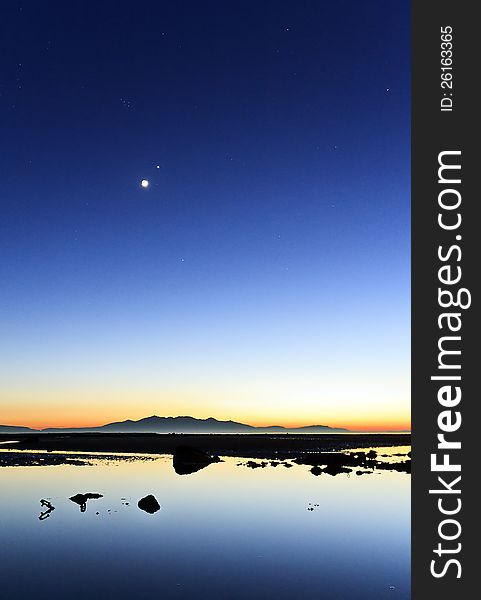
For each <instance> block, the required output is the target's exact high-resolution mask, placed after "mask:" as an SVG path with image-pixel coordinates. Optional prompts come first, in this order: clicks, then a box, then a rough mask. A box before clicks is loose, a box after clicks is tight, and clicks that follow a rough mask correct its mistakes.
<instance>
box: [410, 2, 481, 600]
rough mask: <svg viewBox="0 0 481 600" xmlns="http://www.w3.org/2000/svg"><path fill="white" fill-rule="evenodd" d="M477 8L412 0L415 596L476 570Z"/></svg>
mask: <svg viewBox="0 0 481 600" xmlns="http://www.w3.org/2000/svg"><path fill="white" fill-rule="evenodd" d="M476 8H477V6H476V3H473V2H468V1H467V0H461V1H458V2H447V1H445V0H428V1H426V0H414V2H413V4H412V23H413V26H412V36H413V39H412V51H413V55H412V65H413V72H412V417H413V423H412V427H413V475H412V589H413V595H412V597H413V599H414V600H425V599H426V598H436V600H445V599H446V600H447V599H449V600H453V599H455V600H463V599H464V598H471V597H473V596H472V594H475V593H476V592H475V590H476V588H477V587H478V585H477V581H476V578H477V575H478V572H479V570H480V568H479V567H478V565H477V562H478V560H477V551H475V550H474V547H475V545H474V540H475V537H476V535H477V530H478V529H479V519H478V517H477V514H476V513H477V507H478V506H479V500H478V498H477V496H476V494H475V491H474V486H475V482H476V481H477V480H479V475H478V474H477V473H476V470H477V468H478V466H477V465H475V464H474V460H473V457H474V456H475V452H476V451H478V444H476V447H475V441H476V439H477V437H476V436H477V431H475V427H476V426H477V425H478V423H476V415H477V413H478V412H479V411H476V412H475V410H474V407H475V405H476V404H477V403H479V400H478V397H479V394H478V393H477V392H476V390H475V385H476V384H475V374H476V373H477V372H481V361H480V358H481V357H480V352H479V349H477V344H476V338H477V337H478V336H479V312H478V311H479V301H478V299H479V290H478V288H479V284H478V281H479V278H480V273H481V267H480V264H479V263H481V229H480V223H481V221H480V220H479V218H478V219H477V215H478V214H479V213H480V211H479V205H480V204H481V195H480V192H479V190H477V189H475V182H476V180H478V181H479V180H480V178H481V153H480V151H479V148H478V146H479V144H480V141H479V133H480V127H479V114H478V113H479V111H480V110H481V109H480V108H479V107H480V106H481V104H480V102H479V100H478V99H477V97H476V94H477V92H476V89H479V87H480V86H479V82H478V79H479V76H478V73H479V59H480V58H481V53H480V51H479V44H480V43H481V42H480V40H481V35H480V33H479V27H480V25H479V21H478V19H477V17H476V15H475V9H476ZM477 163H479V164H477ZM478 185H479V184H478ZM478 363H479V364H478ZM480 438H481V436H480Z"/></svg>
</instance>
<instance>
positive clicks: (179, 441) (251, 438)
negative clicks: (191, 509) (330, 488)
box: [0, 433, 411, 459]
mask: <svg viewBox="0 0 481 600" xmlns="http://www.w3.org/2000/svg"><path fill="white" fill-rule="evenodd" d="M0 442H11V446H10V445H9V444H4V443H2V444H1V446H2V448H4V449H11V450H31V451H35V450H46V451H66V452H92V453H94V452H108V453H113V454H115V453H130V454H173V453H174V451H175V450H176V448H177V447H178V446H179V445H187V446H192V447H194V448H197V449H199V450H202V451H203V452H207V453H209V454H212V455H216V456H234V457H239V458H264V459H289V458H291V459H295V458H302V457H305V456H306V455H309V454H311V453H313V452H335V451H343V450H350V449H355V448H379V447H388V446H410V445H411V434H410V433H396V434H392V433H385V434H379V433H369V434H364V433H356V434H346V433H340V434H339V433H338V434H334V433H323V434H188V433H185V434H156V433H141V434H139V433H120V434H119V433H68V434H58V433H44V434H35V433H33V434H31V433H27V434H18V433H17V434H1V435H0ZM13 442H16V443H13ZM7 446H9V448H7Z"/></svg>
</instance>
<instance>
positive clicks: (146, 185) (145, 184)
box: [140, 179, 149, 188]
mask: <svg viewBox="0 0 481 600" xmlns="http://www.w3.org/2000/svg"><path fill="white" fill-rule="evenodd" d="M140 185H141V187H143V188H148V187H149V180H148V179H142V181H141V182H140Z"/></svg>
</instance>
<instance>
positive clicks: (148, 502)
mask: <svg viewBox="0 0 481 600" xmlns="http://www.w3.org/2000/svg"><path fill="white" fill-rule="evenodd" d="M137 506H138V507H139V508H140V510H143V511H145V512H146V513H149V515H153V514H154V513H156V512H157V511H159V510H160V504H159V503H158V502H157V499H156V498H155V496H152V494H149V495H148V496H145V498H141V499H140V500H139V503H138V505H137Z"/></svg>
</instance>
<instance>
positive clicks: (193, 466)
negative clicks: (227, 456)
mask: <svg viewBox="0 0 481 600" xmlns="http://www.w3.org/2000/svg"><path fill="white" fill-rule="evenodd" d="M216 462H220V458H219V457H218V456H211V455H210V454H207V452H204V451H203V450H198V449H197V448H192V447H191V446H177V448H176V449H175V451H174V455H173V466H174V471H175V472H176V473H177V475H189V474H190V473H195V472H196V471H200V470H201V469H204V468H205V467H207V466H208V465H210V464H212V463H216Z"/></svg>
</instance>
